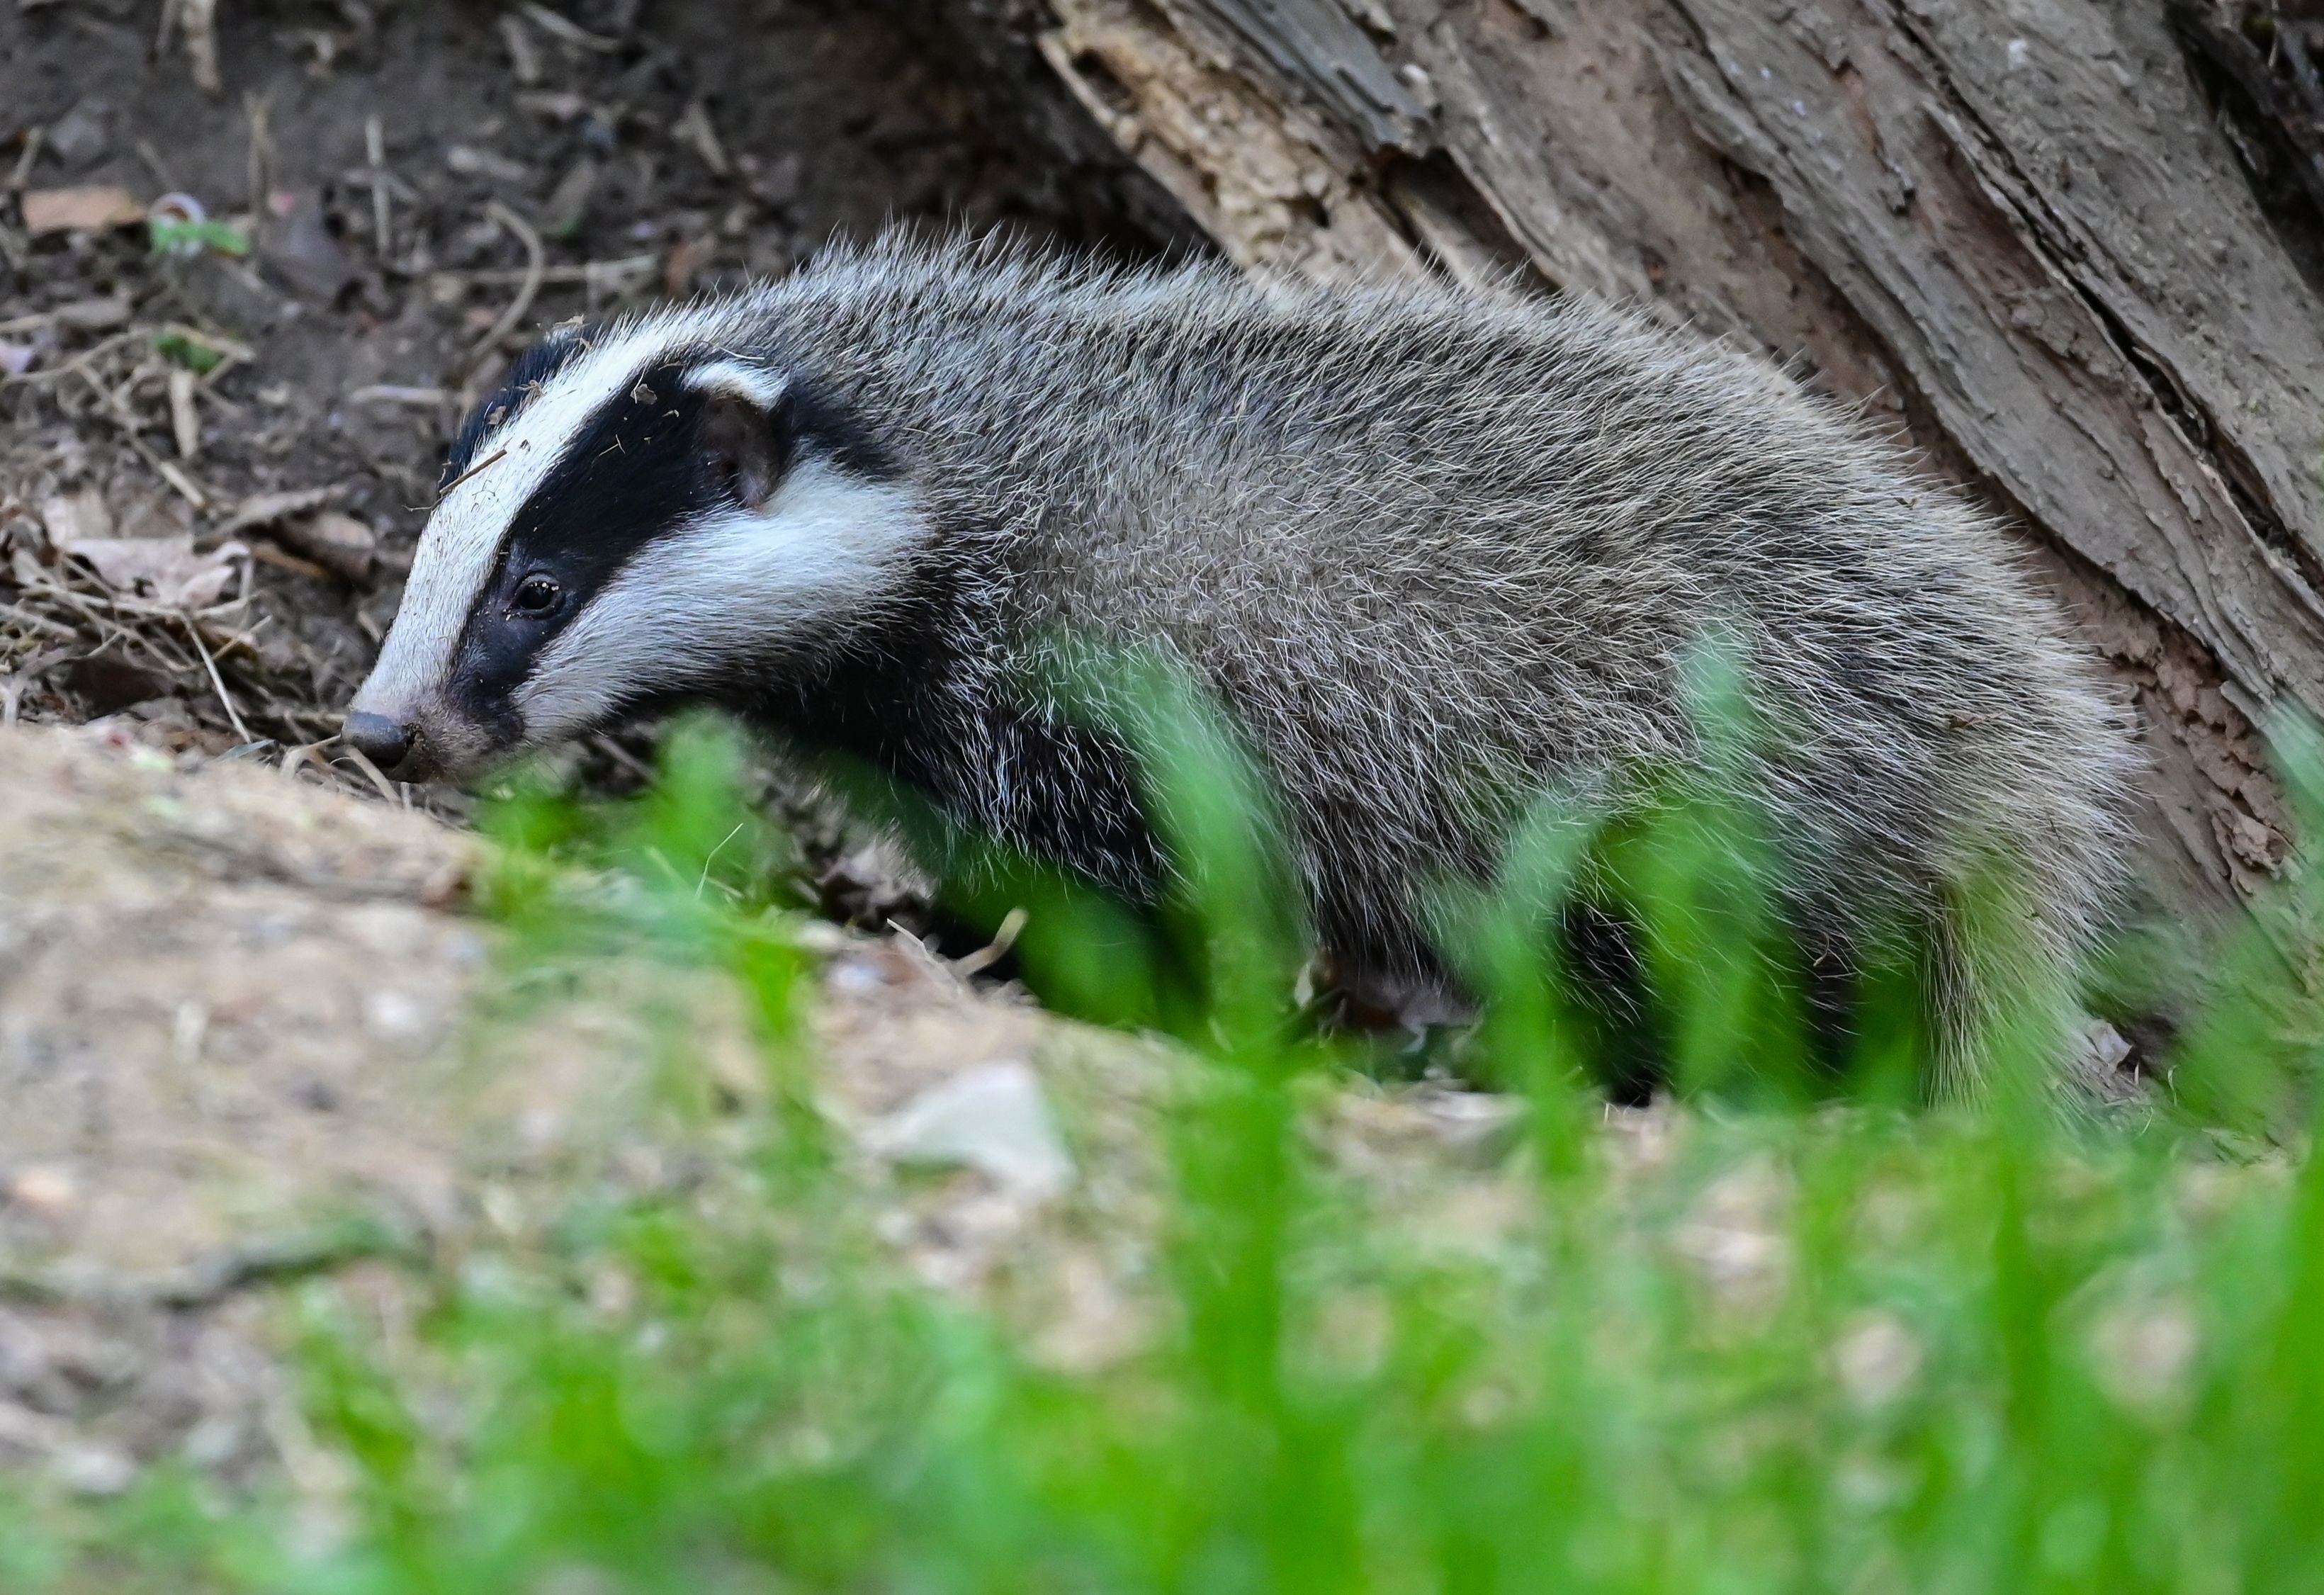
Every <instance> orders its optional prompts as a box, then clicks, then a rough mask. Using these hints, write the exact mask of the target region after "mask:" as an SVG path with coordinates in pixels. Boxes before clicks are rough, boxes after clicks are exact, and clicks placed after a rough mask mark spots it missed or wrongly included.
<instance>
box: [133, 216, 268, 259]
mask: <svg viewBox="0 0 2324 1595" xmlns="http://www.w3.org/2000/svg"><path fill="white" fill-rule="evenodd" d="M145 228H146V233H147V235H148V246H149V247H150V248H151V249H152V252H153V253H154V254H203V253H204V252H206V251H207V252H208V253H210V254H226V255H232V256H233V257H234V258H235V259H236V260H240V259H241V258H242V257H243V256H244V255H246V254H249V253H250V238H249V235H247V234H245V233H244V232H243V230H242V229H241V228H240V227H237V226H235V225H234V224H233V223H232V222H222V221H213V220H202V221H193V220H189V219H184V218H180V217H159V216H157V217H153V218H152V219H151V220H150V221H148V222H147V223H146V224H145Z"/></svg>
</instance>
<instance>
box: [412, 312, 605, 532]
mask: <svg viewBox="0 0 2324 1595" xmlns="http://www.w3.org/2000/svg"><path fill="white" fill-rule="evenodd" d="M596 330H597V329H596V328H595V327H580V328H572V329H567V330H566V331H563V332H553V333H551V334H549V336H548V337H545V338H543V339H541V340H540V341H539V343H537V344H535V345H533V346H532V347H530V348H529V349H527V350H526V351H525V352H524V353H523V354H521V355H518V356H517V357H516V364H514V365H512V366H511V367H510V368H509V373H508V380H507V381H505V382H503V383H502V384H501V386H500V391H499V392H496V393H494V394H493V395H492V396H491V397H490V398H488V399H485V400H484V401H482V402H481V403H479V404H478V405H477V406H476V407H475V409H474V410H470V411H469V412H468V417H467V419H466V420H464V421H462V422H461V423H460V430H459V433H458V434H457V436H456V437H454V438H453V439H452V451H451V453H449V454H448V455H447V456H445V457H444V474H443V475H441V476H440V477H438V478H437V482H436V491H437V492H438V493H441V492H443V491H444V489H445V488H447V487H448V486H450V485H451V484H453V483H455V482H457V481H458V480H459V479H460V478H461V477H462V476H463V475H466V473H467V471H468V469H469V468H470V467H471V466H474V465H475V463H476V456H477V451H478V449H479V447H481V445H482V444H483V442H484V438H485V436H486V434H488V433H490V432H493V431H494V430H496V429H499V428H501V427H503V426H506V425H507V424H508V423H509V422H510V421H512V420H513V419H516V416H517V414H518V412H519V411H521V410H523V409H524V407H525V406H526V405H528V404H530V403H531V402H532V400H533V395H534V394H536V393H538V392H539V391H540V389H541V388H542V386H543V385H544V384H546V383H548V382H549V379H550V378H552V377H554V376H555V375H556V374H557V373H558V372H560V371H562V370H564V369H565V368H566V367H567V365H570V364H572V363H573V362H574V361H576V360H578V359H579V358H580V357H581V356H582V355H586V354H587V353H588V352H589V346H590V344H591V342H592V341H593V340H594V339H595V337H596Z"/></svg>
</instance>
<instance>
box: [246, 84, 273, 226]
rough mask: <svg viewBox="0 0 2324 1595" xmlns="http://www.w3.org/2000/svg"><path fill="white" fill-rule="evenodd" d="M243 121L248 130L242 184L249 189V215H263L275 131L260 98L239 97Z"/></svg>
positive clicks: (264, 99) (264, 212) (268, 108)
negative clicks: (248, 147)
mask: <svg viewBox="0 0 2324 1595" xmlns="http://www.w3.org/2000/svg"><path fill="white" fill-rule="evenodd" d="M242 116H243V121H244V123H245V124H248V126H249V128H250V156H249V161H248V165H247V169H246V170H245V171H244V181H245V182H246V183H248V184H249V187H250V214H251V215H253V216H254V217H263V216H264V215H265V214H266V189H267V180H268V177H269V175H270V169H271V168H272V166H273V164H274V131H273V128H272V120H273V118H272V115H271V107H270V106H269V105H268V103H267V100H266V98H265V97H264V96H263V95H256V94H245V95H244V96H243V97H242Z"/></svg>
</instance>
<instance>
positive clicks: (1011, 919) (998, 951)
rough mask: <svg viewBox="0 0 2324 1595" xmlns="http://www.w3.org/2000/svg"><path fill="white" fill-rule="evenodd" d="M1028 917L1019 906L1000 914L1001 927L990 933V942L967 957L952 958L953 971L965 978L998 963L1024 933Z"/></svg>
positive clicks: (980, 972)
mask: <svg viewBox="0 0 2324 1595" xmlns="http://www.w3.org/2000/svg"><path fill="white" fill-rule="evenodd" d="M1030 917H1031V916H1030V915H1028V913H1026V911H1025V910H1024V908H1021V907H1019V908H1011V909H1010V910H1009V912H1008V913H1006V914H1004V915H1002V916H1001V928H1000V929H998V930H996V931H994V932H993V933H992V939H991V941H990V942H988V943H986V944H985V945H983V946H982V947H979V948H978V949H977V950H976V951H975V952H973V953H971V954H969V955H968V956H967V957H965V958H960V959H955V960H954V962H953V966H952V968H953V973H954V974H956V975H959V976H960V977H961V978H963V979H964V980H965V979H966V978H967V977H968V976H970V975H973V974H982V973H983V972H984V971H986V970H988V969H991V967H992V966H993V965H994V964H996V963H1000V962H1001V959H1003V958H1005V957H1007V956H1008V955H1009V949H1010V948H1011V947H1013V946H1015V945H1017V938H1018V936H1020V935H1022V934H1023V933H1024V929H1025V922H1026V920H1027V919H1028V918H1030Z"/></svg>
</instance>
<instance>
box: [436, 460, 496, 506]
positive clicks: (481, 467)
mask: <svg viewBox="0 0 2324 1595" xmlns="http://www.w3.org/2000/svg"><path fill="white" fill-rule="evenodd" d="M507 457H508V450H507V449H505V448H495V449H493V451H492V453H490V454H488V455H486V456H484V458H482V459H480V460H478V461H477V462H476V463H475V465H473V466H469V467H468V468H467V469H466V470H465V471H463V472H461V473H460V474H459V475H457V476H455V477H453V478H452V480H450V481H449V482H447V483H446V484H444V491H443V492H441V493H438V494H437V495H436V502H438V503H439V504H440V503H442V502H444V501H445V500H446V499H447V498H449V497H451V496H452V490H453V489H454V488H456V487H457V486H459V485H460V484H461V483H463V482H466V480H467V479H468V478H469V477H471V476H481V475H484V473H485V472H486V471H488V470H490V469H491V468H492V467H493V466H497V465H499V464H500V463H501V461H503V460H504V459H506V458H507Z"/></svg>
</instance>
